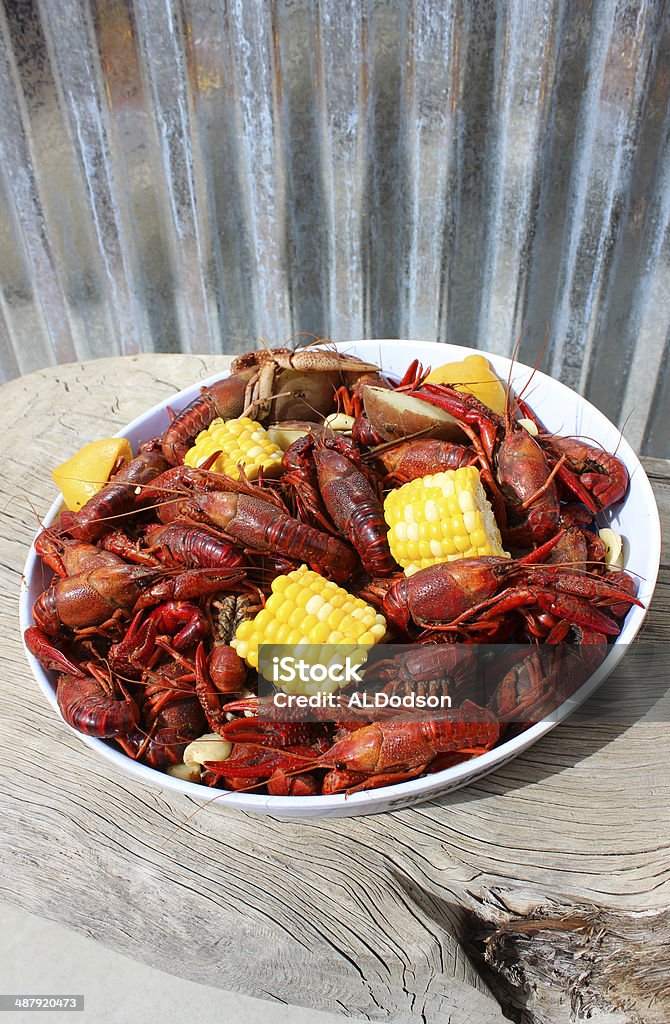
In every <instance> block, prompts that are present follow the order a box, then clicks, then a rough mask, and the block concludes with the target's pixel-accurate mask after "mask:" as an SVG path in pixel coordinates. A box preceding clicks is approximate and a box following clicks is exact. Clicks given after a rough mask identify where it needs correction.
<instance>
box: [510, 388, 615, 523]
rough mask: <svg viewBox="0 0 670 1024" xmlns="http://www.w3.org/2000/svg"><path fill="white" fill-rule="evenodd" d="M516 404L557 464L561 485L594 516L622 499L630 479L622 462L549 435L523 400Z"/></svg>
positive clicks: (596, 449) (576, 440)
mask: <svg viewBox="0 0 670 1024" xmlns="http://www.w3.org/2000/svg"><path fill="white" fill-rule="evenodd" d="M516 401H517V404H518V405H519V408H520V409H521V412H522V413H523V415H524V416H525V417H526V419H529V420H531V422H532V423H534V424H535V426H536V427H537V429H538V438H537V440H538V442H539V444H541V445H542V447H543V448H544V450H545V451H546V452H547V454H548V455H549V458H550V460H551V461H553V462H554V463H556V466H557V475H558V478H559V480H560V481H561V483H562V484H563V485H564V486H565V487H566V488H567V489H568V491H570V492H571V493H572V494H573V495H574V496H575V498H577V499H578V501H581V502H582V503H583V504H584V505H586V507H587V508H588V510H589V511H590V512H591V513H592V514H593V515H595V514H596V513H597V512H598V511H601V510H603V509H607V508H609V507H610V506H611V505H614V504H615V503H616V502H617V501H621V500H622V498H624V497H625V495H626V491H627V490H628V484H629V480H630V478H629V474H628V470H627V468H626V466H625V465H624V463H623V462H622V461H621V459H619V458H618V457H617V456H616V455H612V454H611V453H610V452H607V451H605V450H604V449H603V448H599V447H596V446H595V445H591V444H588V443H587V442H586V441H585V440H582V438H579V437H559V436H558V434H552V433H550V432H549V431H548V430H547V429H546V427H545V426H544V425H543V423H542V421H541V420H540V419H538V417H537V416H536V415H535V413H534V412H533V410H532V409H531V408H530V406H529V405H528V404H527V403H526V402H524V401H523V399H521V398H518V399H517V400H516ZM561 463H564V464H563V465H561Z"/></svg>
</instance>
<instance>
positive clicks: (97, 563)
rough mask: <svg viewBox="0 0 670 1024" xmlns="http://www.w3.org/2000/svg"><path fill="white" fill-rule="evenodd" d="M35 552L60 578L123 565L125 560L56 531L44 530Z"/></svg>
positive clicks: (38, 537)
mask: <svg viewBox="0 0 670 1024" xmlns="http://www.w3.org/2000/svg"><path fill="white" fill-rule="evenodd" d="M35 550H36V552H37V554H38V555H39V556H40V558H41V559H42V561H43V562H44V563H45V565H48V566H49V568H50V569H53V571H54V572H55V573H56V574H57V575H58V576H63V577H65V576H75V575H77V574H78V573H80V572H86V570H87V569H97V568H99V567H102V566H104V565H122V564H123V559H122V558H120V557H119V556H118V555H116V554H114V553H113V552H111V551H103V550H102V549H101V548H99V547H98V546H97V545H96V544H87V543H86V542H85V541H81V540H74V539H72V538H70V537H64V536H60V535H59V534H58V533H57V532H56V531H55V530H51V529H44V530H42V531H41V532H40V533H39V534H38V535H37V537H36V539H35Z"/></svg>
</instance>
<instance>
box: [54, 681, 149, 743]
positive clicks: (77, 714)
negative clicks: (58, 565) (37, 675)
mask: <svg viewBox="0 0 670 1024" xmlns="http://www.w3.org/2000/svg"><path fill="white" fill-rule="evenodd" d="M56 700H57V701H58V707H59V708H60V712H61V714H62V716H63V718H64V719H65V721H66V722H67V723H68V725H71V726H72V728H73V729H77V731H78V732H83V733H86V735H87V736H97V737H98V738H99V739H111V738H112V737H113V736H123V735H125V734H126V733H129V732H130V731H131V729H133V728H134V727H135V726H136V725H137V723H138V721H139V717H140V714H139V709H138V707H137V704H136V703H135V701H134V700H132V699H131V698H130V697H125V696H123V697H122V696H118V695H117V694H116V693H112V694H111V695H110V694H107V693H105V690H104V688H103V686H102V684H101V683H100V682H99V681H98V680H97V679H95V678H94V677H93V676H85V677H84V678H83V679H82V678H81V677H80V676H68V675H62V676H61V677H60V679H59V680H58V686H57V688H56Z"/></svg>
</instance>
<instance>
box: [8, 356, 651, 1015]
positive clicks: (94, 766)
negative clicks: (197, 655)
mask: <svg viewBox="0 0 670 1024" xmlns="http://www.w3.org/2000/svg"><path fill="white" fill-rule="evenodd" d="M227 365H228V360H227V359H226V358H225V357H223V356H221V357H200V356H188V355H174V356H172V355H161V356H150V355H146V356H133V357H127V358H125V359H120V358H114V359H101V360H99V361H94V362H88V363H84V364H77V365H69V366H60V367H57V368H53V369H48V370H44V371H42V372H39V373H35V374H32V375H31V376H29V377H24V378H22V379H19V380H15V381H12V382H11V383H10V384H6V385H4V387H3V388H2V391H1V393H0V394H1V398H0V432H1V433H2V436H3V437H4V438H5V441H4V445H5V456H4V458H3V460H2V462H1V463H0V473H1V474H2V497H3V501H2V513H3V514H2V518H1V520H0V524H1V529H0V543H1V545H2V554H1V555H0V580H1V585H2V594H3V598H4V600H3V605H2V616H1V619H0V628H1V630H2V633H1V637H2V639H1V642H2V656H3V683H2V691H1V700H2V715H1V718H0V731H1V736H0V763H1V765H2V786H1V791H0V800H1V810H0V815H1V820H2V823H3V842H2V846H1V852H0V856H1V857H2V868H3V870H2V876H1V879H0V884H1V886H2V890H1V892H0V898H2V899H5V900H7V901H8V902H11V903H18V904H20V905H21V906H23V907H25V908H26V909H28V910H30V911H32V912H33V913H36V914H39V915H41V916H43V917H47V918H50V919H53V920H57V921H59V922H61V923H62V924H64V925H67V926H68V927H71V928H74V929H76V930H77V931H80V932H83V933H84V934H86V935H89V936H92V937H93V938H95V939H97V940H99V941H100V942H101V943H103V944H104V945H107V946H109V947H112V948H113V949H115V950H118V951H120V952H122V953H125V954H126V955H128V956H130V957H133V958H135V959H137V960H140V961H144V962H146V963H148V964H151V965H152V966H155V967H159V968H161V969H163V970H165V971H169V972H170V973H172V974H176V975H180V976H182V977H185V978H190V979H192V980H194V981H199V982H203V983H206V984H209V985H214V986H217V987H218V988H221V989H234V990H237V991H241V992H246V993H249V994H253V995H255V996H260V997H263V998H267V999H276V1000H280V1001H282V1002H287V1003H297V1004H302V1005H306V1006H312V1007H318V1008H321V1009H326V1010H331V1011H334V1012H342V1013H345V1014H348V1015H351V1016H353V1017H358V1018H366V1019H371V1020H385V1021H398V1022H400V1021H407V1022H410V1021H412V1022H413V1021H424V1022H426V1021H429V1022H430V1021H436V1022H437V1021H439V1022H445V1024H446V1022H449V1021H450V1022H451V1024H466V1022H472V1024H494V1022H501V1021H504V1020H506V1019H508V1016H507V1015H509V1016H511V1017H512V1019H519V1020H524V1021H542V1022H544V1021H549V1022H552V1024H556V1022H562V1021H568V1020H569V1019H570V1017H571V1013H572V1012H575V1011H577V1012H579V1013H585V1012H586V1011H587V1010H590V1011H591V1012H592V1014H593V1016H592V1018H591V1019H592V1020H593V1021H601V1020H603V1021H605V1020H606V1021H611V1022H616V1024H625V1022H631V1024H632V1022H640V1021H643V1022H644V1024H661V1022H665V1024H667V1021H668V1020H670V994H669V988H668V984H669V983H668V978H669V977H670V944H669V943H670V926H669V917H668V913H667V911H668V893H669V892H670V886H669V883H668V875H669V874H670V827H669V824H670V799H669V792H668V788H669V787H668V784H669V782H670V744H668V730H667V724H666V723H667V721H668V707H667V698H664V689H665V680H664V679H663V678H662V676H663V673H662V672H659V671H658V670H657V669H656V667H655V660H654V658H653V656H652V657H649V656H646V661H645V658H644V657H642V667H640V661H639V659H638V663H637V667H635V668H634V670H633V671H632V672H631V671H628V672H627V671H626V664H627V662H624V665H623V666H622V667H621V668H620V669H618V670H617V672H616V673H615V675H614V676H613V677H612V678H611V679H610V681H609V682H608V683H606V684H605V686H604V687H603V689H602V691H600V693H599V694H597V695H596V697H595V698H593V700H597V699H601V700H608V699H611V700H613V701H614V702H615V705H616V707H617V708H618V709H621V708H623V709H624V711H625V712H627V714H628V718H627V719H626V715H625V714H624V717H623V718H620V719H617V718H616V717H615V718H613V719H612V720H609V719H607V718H606V719H605V720H602V719H601V717H599V716H595V718H594V716H591V718H590V719H589V709H588V707H587V708H586V709H585V711H584V713H580V714H578V715H577V716H573V718H571V719H570V720H569V721H568V722H566V723H565V724H563V725H562V726H560V727H559V728H558V729H556V730H555V731H554V732H553V733H551V734H550V735H549V736H547V737H546V738H545V739H543V740H542V741H541V742H539V743H537V744H536V745H535V746H534V747H532V748H531V749H530V750H529V751H528V752H527V753H526V754H524V755H522V756H521V757H519V758H518V759H517V760H515V761H513V762H511V763H510V764H508V765H506V766H505V767H504V768H502V769H501V770H499V771H497V772H495V773H494V774H493V775H491V776H489V777H488V778H485V779H481V780H479V781H477V782H476V783H475V784H474V785H471V786H469V787H468V788H466V789H462V790H460V791H459V792H457V793H455V794H452V795H450V796H447V797H443V798H441V799H439V800H436V801H434V802H432V803H427V804H424V805H422V806H419V807H417V808H415V809H410V810H403V811H398V812H394V813H388V814H381V815H376V816H373V817H361V818H348V819H335V820H323V821H319V820H315V821H306V822H304V823H300V822H283V821H278V820H275V819H273V818H269V817H260V816H259V817H256V816H254V815H252V814H247V813H242V812H236V811H233V810H230V809H225V808H220V807H219V808H217V807H208V808H205V809H202V810H200V811H198V813H196V814H195V815H194V816H193V817H190V815H191V814H192V812H193V811H194V810H195V809H196V805H195V804H194V803H193V802H192V801H190V800H189V799H187V798H185V797H181V796H179V795H173V794H171V793H168V792H160V791H159V790H157V789H152V788H145V787H144V786H143V785H140V784H139V783H137V782H135V781H133V780H131V779H130V778H128V777H127V776H125V775H122V774H121V773H120V772H119V771H117V770H115V769H114V768H112V767H111V766H110V765H108V764H107V763H106V762H103V761H102V760H100V759H99V758H98V757H97V756H96V755H95V754H94V753H93V752H92V751H90V750H89V749H88V748H87V747H86V746H85V745H84V744H83V743H81V742H80V741H79V740H78V739H77V737H76V736H75V735H73V734H72V733H71V732H69V731H68V730H67V729H66V728H65V727H64V726H63V725H62V724H61V722H60V721H59V720H58V719H57V717H56V716H55V715H54V713H53V711H52V709H51V707H50V706H49V705H48V704H47V702H46V701H45V699H44V698H43V696H42V694H41V693H40V691H39V689H38V687H37V684H36V683H35V681H34V679H33V677H32V675H31V674H30V671H29V669H28V667H27V665H26V662H25V659H24V656H23V651H22V648H21V644H20V641H19V632H18V622H17V592H18V585H19V580H20V574H21V569H22V566H23V564H24V560H25V557H26V554H27V551H28V547H29V544H30V541H31V538H32V536H33V534H34V532H35V528H36V525H37V516H39V515H40V514H43V513H44V512H45V511H46V509H47V508H48V506H49V504H50V503H51V501H52V500H53V498H54V496H55V492H54V488H53V486H52V484H51V480H50V475H49V471H50V469H51V467H52V466H54V465H56V464H57V463H58V462H60V461H62V460H63V458H64V457H66V456H68V455H69V454H71V453H72V452H74V451H75V450H76V449H77V448H78V447H79V446H80V445H81V444H83V443H84V442H87V441H89V440H93V439H95V438H97V437H101V436H105V435H109V434H112V433H114V432H115V431H116V430H118V429H119V427H121V426H122V425H123V424H125V423H126V422H128V421H129V420H130V419H132V418H133V417H134V416H136V415H137V414H139V413H141V412H142V411H143V410H145V409H146V408H147V407H148V406H150V405H151V404H153V403H154V402H156V401H158V400H159V399H162V398H165V397H166V396H168V395H170V394H171V393H172V392H174V391H177V390H179V389H180V388H181V387H183V386H185V385H186V384H188V383H190V382H192V381H194V380H197V379H200V378H202V377H203V376H206V375H208V374H210V373H213V372H216V371H218V370H219V369H221V370H223V369H224V368H226V367H227ZM646 468H647V472H648V473H649V474H650V476H651V479H652V483H653V486H654V490H655V492H656V496H657V500H658V503H659V507H660V510H661V516H662V520H663V522H664V524H665V527H666V532H667V526H668V523H669V522H670V463H665V462H660V461H655V460H647V461H646ZM668 561H669V557H668V547H667V544H666V546H665V547H664V551H663V564H662V569H661V577H660V581H659V584H658V588H657V592H656V597H655V599H654V602H653V605H652V608H651V610H650V613H649V616H648V620H647V623H646V626H645V629H644V638H645V640H648V641H662V640H666V641H667V638H668V627H669V624H670V601H669V594H670V568H669V565H668ZM641 647H642V648H646V644H643V645H641ZM658 650H659V653H662V651H663V648H660V647H659V648H658ZM632 657H633V656H629V659H631V658H632ZM633 661H634V658H633ZM603 695H604V696H603ZM664 700H665V703H664ZM591 703H592V702H591ZM663 711H665V721H664V715H663ZM501 1007H502V1009H501ZM503 1009H504V1010H505V1014H503Z"/></svg>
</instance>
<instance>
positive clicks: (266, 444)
mask: <svg viewBox="0 0 670 1024" xmlns="http://www.w3.org/2000/svg"><path fill="white" fill-rule="evenodd" d="M214 452H221V455H220V456H219V457H218V459H217V460H216V462H215V463H214V464H213V465H212V466H211V467H210V468H211V469H213V470H214V471H215V472H216V473H225V474H226V476H231V477H233V479H235V480H237V479H239V476H240V474H239V471H238V468H237V467H238V466H239V465H242V466H243V467H244V472H245V474H246V476H247V477H248V478H249V480H256V478H257V477H258V470H259V469H260V468H261V467H262V468H263V473H264V474H265V476H276V475H277V474H278V473H279V472H280V471H281V460H282V455H283V452H282V450H281V448H280V447H279V446H278V445H276V444H275V443H274V442H273V441H272V440H271V439H270V437H269V435H268V432H267V431H266V429H265V427H263V426H261V424H260V423H256V422H255V420H250V419H249V417H248V416H239V417H238V418H237V419H233V420H225V421H224V420H222V419H221V418H217V419H215V420H212V422H211V423H210V425H209V427H208V428H207V430H202V431H201V432H200V433H199V434H198V436H197V437H196V439H195V444H194V445H193V447H192V448H189V450H188V451H187V452H186V455H185V457H184V463H185V464H186V465H187V466H193V467H194V468H196V469H197V468H198V466H202V464H203V462H205V461H206V460H207V459H208V458H209V457H210V455H213V454H214Z"/></svg>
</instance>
